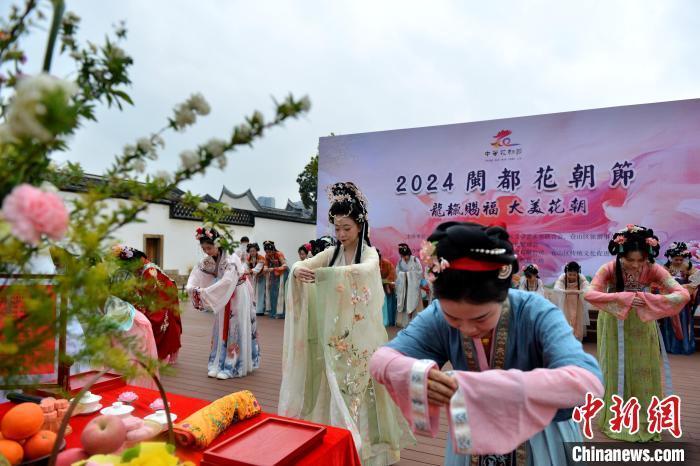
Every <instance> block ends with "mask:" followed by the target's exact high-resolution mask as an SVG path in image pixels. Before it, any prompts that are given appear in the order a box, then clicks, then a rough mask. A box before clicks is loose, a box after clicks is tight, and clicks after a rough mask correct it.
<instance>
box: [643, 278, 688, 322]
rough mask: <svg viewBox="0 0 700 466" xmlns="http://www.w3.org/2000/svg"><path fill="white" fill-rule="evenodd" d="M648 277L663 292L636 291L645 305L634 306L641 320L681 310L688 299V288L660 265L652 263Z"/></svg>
mask: <svg viewBox="0 0 700 466" xmlns="http://www.w3.org/2000/svg"><path fill="white" fill-rule="evenodd" d="M650 279H651V281H653V282H655V283H659V284H660V285H661V287H662V288H663V290H664V292H665V293H664V294H652V293H638V296H639V297H640V298H641V299H643V300H644V302H645V303H646V306H643V307H640V308H635V309H636V311H637V315H638V316H639V319H640V320H641V321H642V322H650V321H652V320H657V319H661V318H663V317H670V316H674V315H676V314H678V313H679V312H681V310H682V309H683V306H685V305H686V304H688V301H690V294H689V293H688V290H686V289H685V288H684V287H683V286H682V285H681V284H680V283H678V282H677V281H676V280H675V279H674V278H673V277H672V276H671V274H669V273H668V271H667V270H666V269H665V268H663V267H661V266H660V265H658V264H654V265H653V266H652V269H651V273H650Z"/></svg>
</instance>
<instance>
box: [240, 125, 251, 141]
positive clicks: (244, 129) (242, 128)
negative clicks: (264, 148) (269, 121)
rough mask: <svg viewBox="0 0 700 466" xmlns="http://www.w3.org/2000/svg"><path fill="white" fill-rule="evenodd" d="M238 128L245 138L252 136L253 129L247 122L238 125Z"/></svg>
mask: <svg viewBox="0 0 700 466" xmlns="http://www.w3.org/2000/svg"><path fill="white" fill-rule="evenodd" d="M236 129H237V130H238V134H240V135H241V137H242V138H243V139H249V138H250V135H251V129H250V126H249V125H248V124H247V123H242V124H240V125H238V127H237V128H236Z"/></svg>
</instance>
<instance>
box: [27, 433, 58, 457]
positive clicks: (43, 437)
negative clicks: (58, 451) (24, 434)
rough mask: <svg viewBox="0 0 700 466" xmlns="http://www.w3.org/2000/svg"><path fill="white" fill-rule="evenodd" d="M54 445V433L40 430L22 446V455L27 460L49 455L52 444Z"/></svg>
mask: <svg viewBox="0 0 700 466" xmlns="http://www.w3.org/2000/svg"><path fill="white" fill-rule="evenodd" d="M54 443H56V433H55V432H51V431H50V430H40V431H39V432H37V433H36V434H34V435H33V436H32V438H30V439H29V440H27V443H25V444H24V453H25V454H26V455H27V459H30V460H33V459H36V458H41V457H42V456H46V455H49V454H51V449H52V448H53V444H54Z"/></svg>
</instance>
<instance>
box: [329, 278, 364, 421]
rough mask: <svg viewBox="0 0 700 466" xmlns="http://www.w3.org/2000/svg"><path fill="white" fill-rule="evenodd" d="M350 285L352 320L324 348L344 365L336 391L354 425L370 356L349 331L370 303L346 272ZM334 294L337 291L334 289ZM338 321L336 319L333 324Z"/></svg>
mask: <svg viewBox="0 0 700 466" xmlns="http://www.w3.org/2000/svg"><path fill="white" fill-rule="evenodd" d="M345 276H346V278H347V279H348V282H349V283H350V284H351V285H350V286H351V293H350V302H351V304H352V306H353V319H352V320H351V321H350V324H349V325H350V327H349V328H345V329H344V330H342V333H340V334H337V335H332V336H331V337H330V338H329V341H328V346H329V347H330V348H331V350H332V351H334V352H335V354H334V355H333V358H334V361H335V363H336V364H344V365H345V366H346V367H347V369H348V370H347V372H345V371H343V372H345V376H344V377H343V378H342V380H338V384H339V388H340V392H341V393H342V394H343V395H344V396H345V397H346V399H347V400H348V403H347V405H348V409H349V411H350V415H351V416H352V417H353V419H354V420H355V422H358V420H359V409H360V406H361V404H362V399H363V397H364V394H365V393H364V392H365V387H363V386H362V384H360V383H359V382H360V381H362V380H364V379H366V378H367V375H368V374H369V359H370V357H371V356H372V353H371V352H370V351H368V350H366V349H365V350H360V349H359V348H357V346H355V345H354V344H353V342H352V336H353V330H354V327H355V325H356V324H358V323H360V322H362V321H364V320H365V319H366V318H367V308H368V305H369V302H370V297H371V293H370V291H369V289H368V288H367V287H362V289H360V288H359V286H358V283H357V274H356V273H353V271H348V272H347V273H346V274H345ZM336 290H337V291H338V292H342V291H343V290H344V288H343V290H340V289H338V288H336ZM337 322H338V317H336V319H335V323H337Z"/></svg>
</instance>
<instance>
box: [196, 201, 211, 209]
mask: <svg viewBox="0 0 700 466" xmlns="http://www.w3.org/2000/svg"><path fill="white" fill-rule="evenodd" d="M197 208H198V209H199V210H207V208H209V204H207V203H206V202H200V203H199V204H197Z"/></svg>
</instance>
